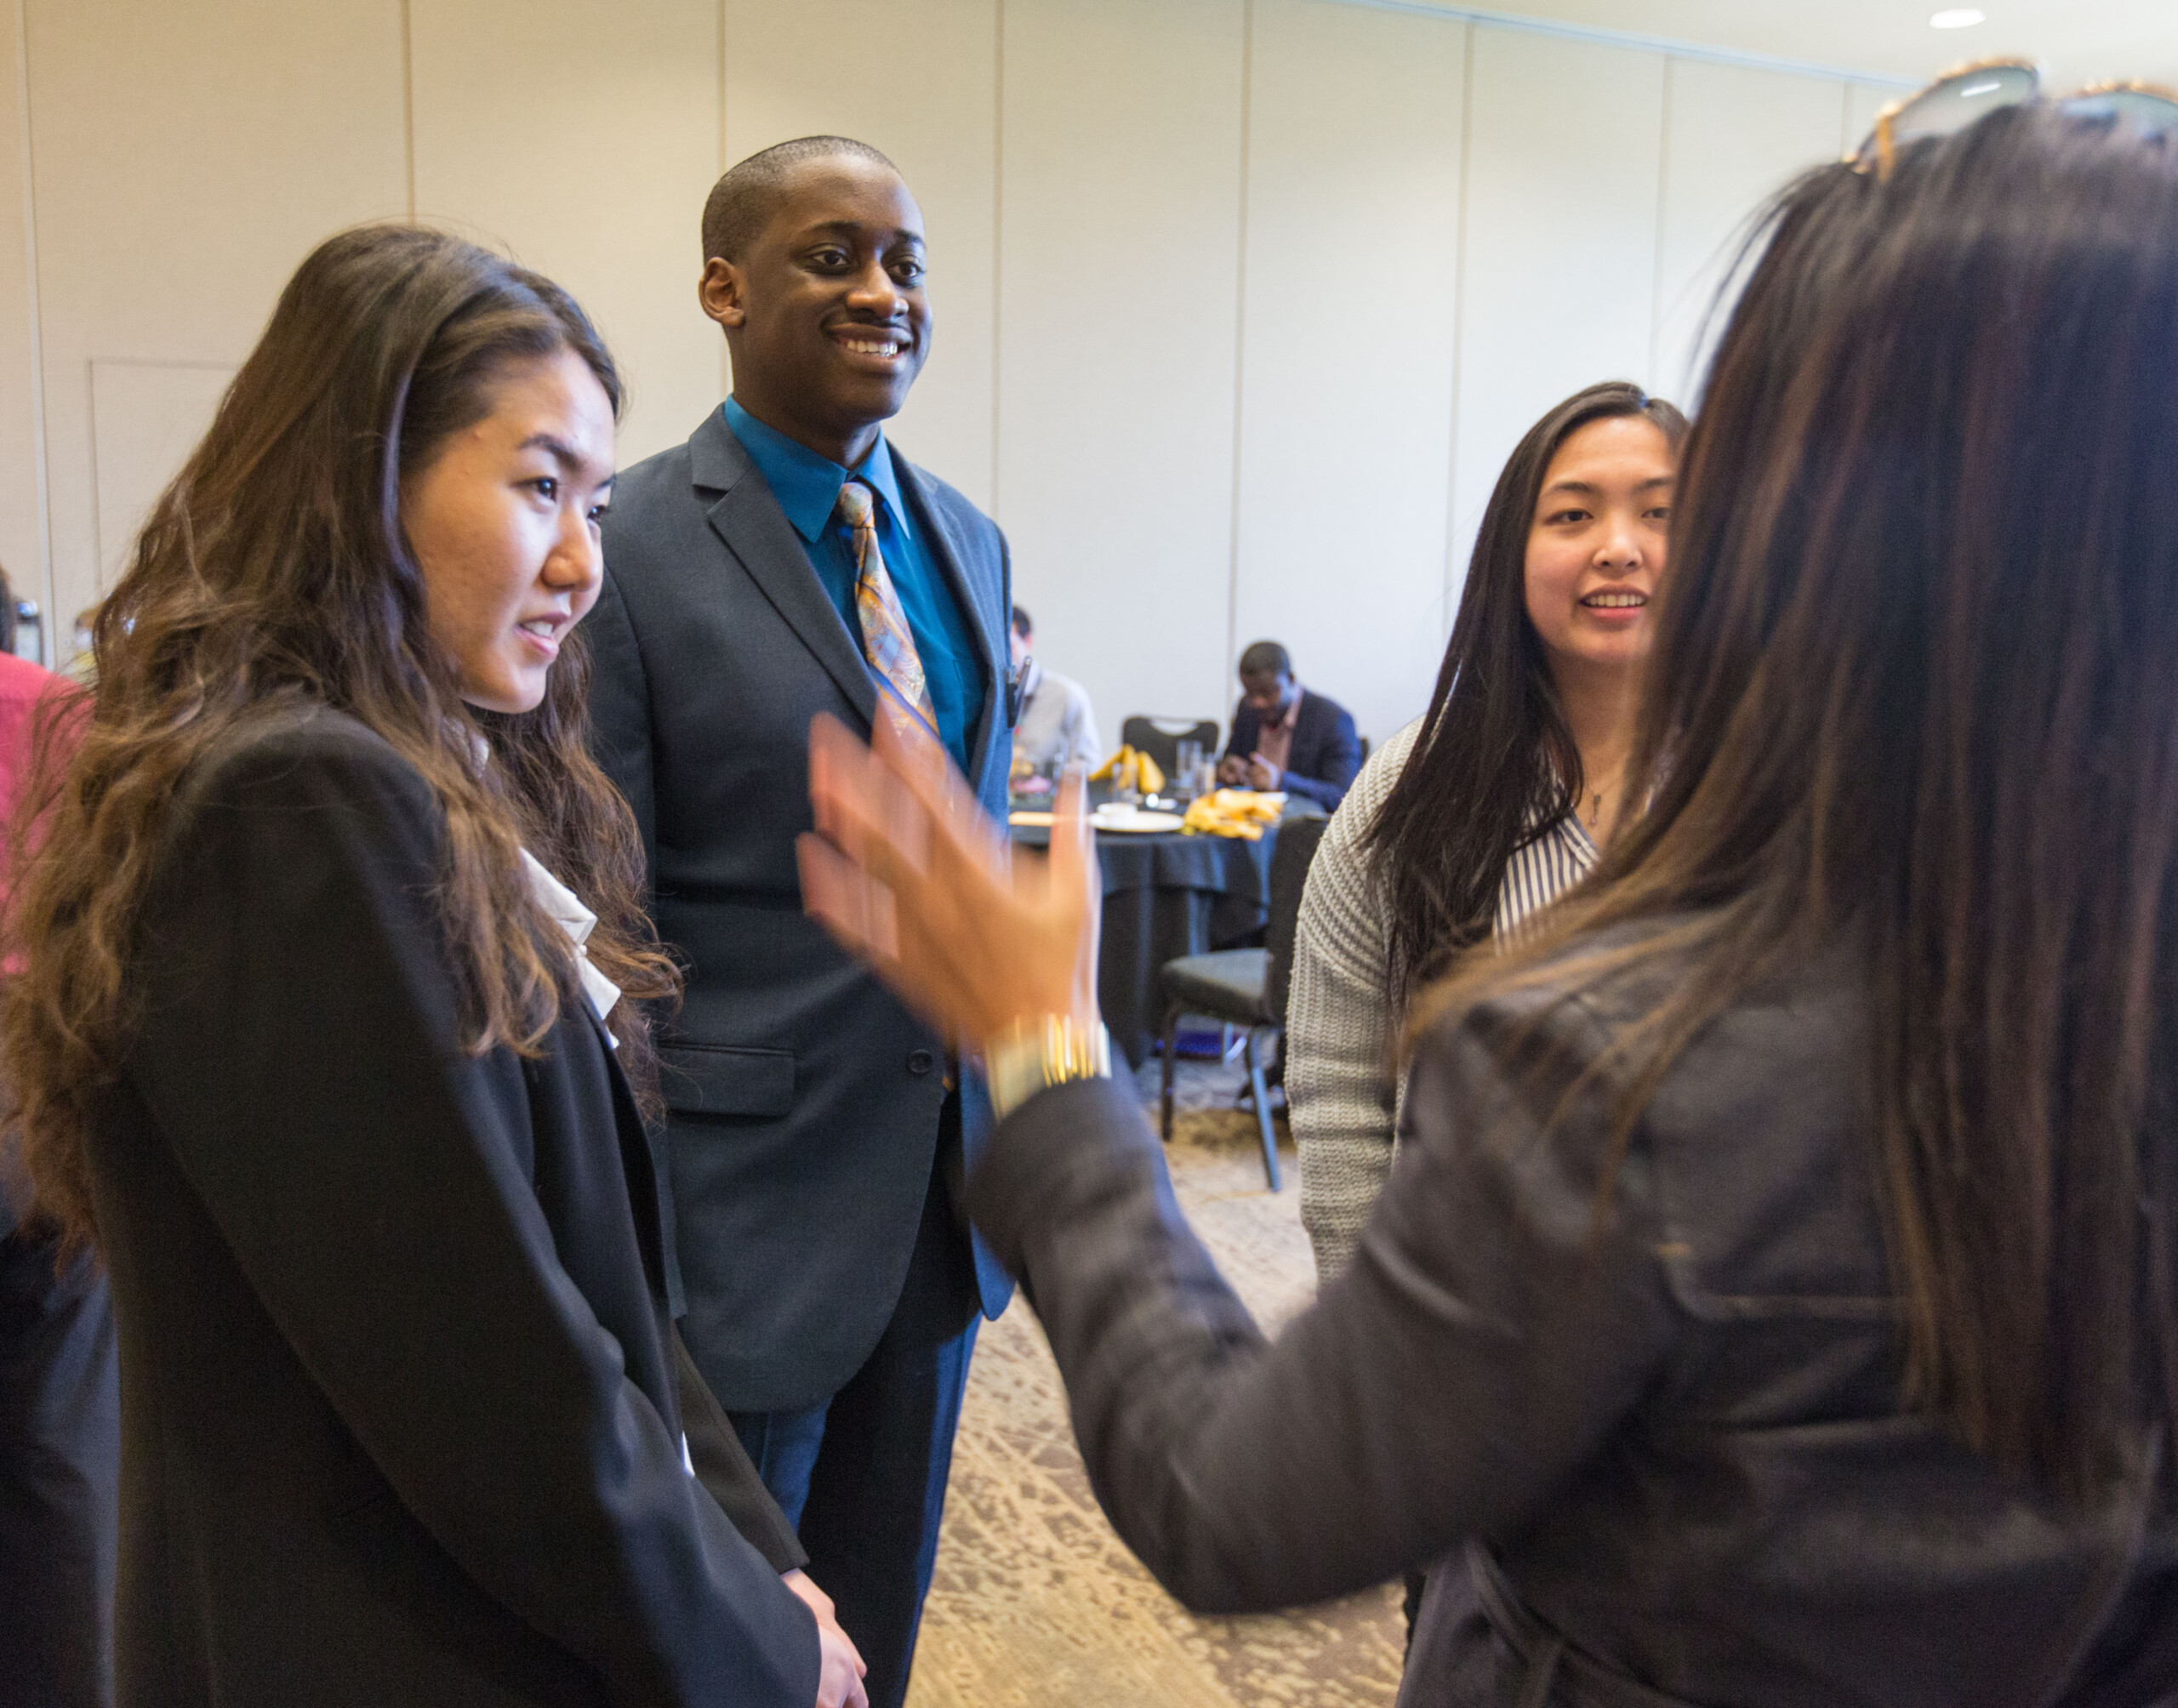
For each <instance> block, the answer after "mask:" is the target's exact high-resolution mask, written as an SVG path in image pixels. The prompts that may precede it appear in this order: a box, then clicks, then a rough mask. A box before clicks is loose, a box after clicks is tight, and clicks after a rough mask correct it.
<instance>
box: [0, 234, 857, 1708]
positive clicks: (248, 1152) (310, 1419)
mask: <svg viewBox="0 0 2178 1708" xmlns="http://www.w3.org/2000/svg"><path fill="white" fill-rule="evenodd" d="M619 396H620V387H619V379H618V377H617V375H616V373H615V372H614V369H613V364H612V361H611V359H610V357H609V356H607V353H606V351H605V349H604V347H603V345H602V344H601V343H600V342H599V340H598V338H597V335H596V333H595V332H594V331H593V330H592V328H591V327H590V323H589V322H588V321H587V320H586V319H585V318H584V316H583V314H582V311H581V310H580V309H579V307H577V306H576V305H575V304H574V303H573V300H572V299H569V298H568V297H567V295H566V294H565V293H562V292H561V291H560V290H558V289H557V288H556V287H554V286H553V285H552V284H550V282H547V281H546V280H544V279H542V278H539V277H538V276H536V275H534V274H531V273H527V272H524V271H522V270H520V269H518V268H516V267H513V266H510V265H508V264H506V263H505V262H504V261H501V260H499V259H496V258H494V257H493V256H491V255H488V254H487V253H484V252H483V251H482V250H480V249H477V248H473V247H471V246H470V245H469V244H466V243H463V242H458V241H456V240H454V239H453V238H449V237H445V236H438V235H436V234H435V233H431V232H427V231H414V230H409V229H404V228H399V227H373V228H366V229H362V230H359V231H351V232H349V233H346V234H345V235H343V236H339V237H335V238H333V239H331V240H329V241H328V242H326V243H325V244H323V245H322V246H321V247H320V248H318V249H317V250H316V253H313V254H312V255H311V257H310V258H309V259H307V260H305V262H304V264H303V265H302V267H301V269H300V270H299V271H298V272H297V273H296V275H295V276H294V279H293V280H292V281H291V282H289V284H288V287H287V288H286V290H285V291H284V292H283V293H282V296H281V299H280V301H279V304H278V306H277V308H276V309H275V310H274V311H273V316H272V319H271V323H270V324H269V326H268V327H267V328H266V330H265V334H264V336H263V338H262V339H261V340H260V341H259V344H258V346H257V348H256V350H254V352H253V353H252V355H251V356H250V357H249V359H248V362H245V363H244V364H243V366H242V370H241V372H240V373H239V374H238V375H237V378H236V379H235V381H234V384H233V385H232V386H231V388H230V390H229V391H228V393H227V395H226V396H225V399H224V400H223V401H222V402H221V404H220V410H219V413H218V414H217V416H216V417H215V418H214V422H213V424H212V427H211V429H210V430H209V432H208V434H207V436H206V437H205V439H204V441H203V442H202V444H201V445H200V446H199V447H197V450H196V452H195V453H193V454H192V455H191V458H190V459H189V461H188V463H187V464H185V467H184V468H183V470H182V471H181V473H180V475H178V476H177V477H176V478H175V480H174V483H173V485H172V486H171V487H168V490H167V492H165V494H164V495H163V496H162V498H161V499H160V501H159V503H158V504H157V507H156V508H155V509H154V510H153V512H152V515H151V519H150V521H149V522H148V523H147V525H146V527H145V530H144V533H143V535H142V538H140V541H139V542H138V544H137V547H136V550H135V555H134V560H133V561H132V563H131V565H130V566H129V568H128V572H127V573H126V574H125V575H124V576H123V578H122V579H121V581H120V583H119V584H118V585H117V587H116V588H115V589H114V590H113V592H112V595H111V597H110V598H108V599H107V600H106V601H105V603H104V604H103V606H101V607H100V613H99V618H98V633H97V654H98V666H99V668H98V676H97V687H96V690H95V697H94V700H93V702H92V703H91V708H90V710H89V713H88V717H87V718H84V719H81V720H69V721H68V722H67V723H66V724H55V725H54V726H53V727H52V728H51V729H49V730H48V732H47V743H46V751H47V754H48V759H47V760H46V765H45V770H44V773H43V778H42V787H41V789H40V791H39V792H38V793H37V794H35V795H34V796H33V798H32V802H31V809H32V811H35V812H37V813H38V814H41V815H42V818H41V821H40V822H41V829H42V832H43V845H42V850H41V851H39V852H38V853H37V855H36V856H35V857H34V862H33V863H32V864H31V867H30V868H29V869H28V871H27V874H26V880H25V884H24V886H23V889H22V890H21V891H20V892H19V894H18V897H17V909H16V915H15V925H16V933H17V937H18V941H19V943H20V953H21V954H22V955H23V956H24V958H25V959H24V966H23V971H22V972H21V974H20V976H19V977H18V978H16V979H15V980H14V982H13V984H12V985H11V987H10V988H9V991H8V993H7V999H6V1011H5V1017H4V1040H3V1041H4V1048H5V1056H6V1062H5V1065H6V1070H7V1074H8V1077H9V1080H10V1081H11V1083H12V1084H13V1085H14V1087H15V1088H16V1089H17V1090H18V1093H19V1096H20V1121H21V1140H22V1142H23V1147H24V1153H25V1155H26V1159H27V1162H28V1164H29V1166H30V1170H31V1177H32V1180H33V1183H34V1185H35V1187H36V1188H37V1194H38V1200H39V1204H40V1205H41V1207H42V1209H43V1210H44V1212H45V1213H46V1214H48V1216H52V1217H53V1218H54V1219H55V1220H57V1221H59V1222H60V1225H61V1227H62V1228H63V1229H64V1231H65V1232H66V1233H69V1234H71V1235H72V1236H75V1237H77V1238H84V1239H89V1240H92V1241H94V1242H95V1243H96V1244H97V1246H98V1247H99V1249H100V1251H101V1253H102V1254H103V1255H104V1256H105V1259H106V1260H107V1261H108V1263H109V1265H110V1267H111V1275H112V1285H113V1300H114V1312H115V1317H116V1320H117V1325H118V1328H119V1333H120V1343H121V1369H122V1375H123V1395H124V1400H123V1430H122V1437H123V1448H122V1460H123V1467H122V1478H123V1489H122V1558H121V1585H120V1591H119V1603H118V1609H117V1669H116V1670H117V1684H118V1699H119V1700H120V1702H121V1703H122V1704H123V1708H134V1705H145V1708H155V1705H156V1708H166V1705H170V1704H174V1703H180V1702H191V1701H211V1700H217V1701H220V1702H223V1703H232V1704H237V1705H243V1708H255V1705H264V1708H289V1705H294V1704H300V1703H309V1704H311V1705H313V1708H324V1705H342V1704H353V1705H356V1708H362V1705H366V1704H370V1705H379V1704H385V1703H391V1702H400V1703H402V1704H406V1705H419V1704H446V1705H449V1708H451V1705H455V1704H461V1705H471V1704H484V1703H493V1704H506V1705H514V1704H546V1703H550V1704H556V1705H557V1704H573V1703H595V1704H600V1705H602V1704H605V1703H607V1702H612V1703H636V1702H641V1703H676V1704H683V1703H685V1704H691V1705H693V1704H697V1703H711V1704H716V1703H721V1702H727V1701H731V1702H734V1703H750V1704H780V1705H792V1708H805V1705H807V1704H809V1703H811V1702H812V1701H814V1702H817V1703H818V1704H820V1705H834V1704H839V1703H845V1702H853V1703H859V1702H861V1701H862V1700H863V1694H862V1690H861V1687H860V1685H859V1683H858V1680H857V1677H856V1671H857V1663H856V1661H855V1658H854V1656H853V1652H852V1645H850V1644H848V1643H847V1642H846V1640H845V1638H844V1637H841V1635H840V1634H839V1632H838V1631H837V1629H836V1627H835V1626H832V1625H829V1623H827V1624H825V1625H823V1627H822V1628H821V1629H820V1628H819V1625H818V1621H817V1620H812V1612H811V1607H812V1606H815V1607H818V1608H819V1609H820V1610H821V1608H822V1602H823V1598H822V1597H819V1596H817V1595H815V1594H814V1592H813V1591H809V1592H808V1593H807V1602H808V1603H809V1605H805V1597H804V1596H803V1593H802V1591H801V1590H800V1589H798V1588H797V1587H796V1586H794V1585H791V1584H788V1583H783V1582H782V1580H781V1577H780V1575H779V1570H780V1568H781V1566H782V1565H783V1564H784V1563H786V1562H782V1561H780V1560H778V1559H777V1558H774V1559H773V1560H772V1562H771V1563H767V1559H766V1558H765V1557H762V1556H760V1554H759V1553H758V1552H757V1551H756V1550H755V1547H754V1546H751V1545H750V1543H749V1542H746V1541H744V1540H742V1538H741V1536H740V1535H738V1534H736V1533H735V1531H734V1529H733V1528H732V1527H731V1526H730V1525H729V1523H728V1522H727V1519H726V1517H725V1516H724V1514H723V1513H722V1512H721V1508H720V1506H719V1505H718V1504H716V1502H715V1501H714V1500H712V1498H711V1496H710V1494H707V1493H706V1492H705V1489H704V1485H703V1484H700V1483H698V1482H697V1481H696V1480H695V1477H694V1476H693V1472H692V1471H691V1470H690V1469H689V1468H688V1459H687V1452H688V1449H687V1444H686V1443H685V1441H684V1439H683V1438H682V1436H681V1419H680V1415H679V1413H680V1409H681V1407H680V1401H679V1398H678V1397H677V1396H676V1365H675V1343H674V1339H673V1335H672V1329H671V1324H670V1317H669V1316H668V1314H667V1308H666V1302H665V1298H666V1285H667V1266H668V1265H670V1261H671V1259H670V1248H669V1247H667V1246H666V1245H665V1244H664V1237H663V1232H662V1223H661V1219H660V1216H659V1190H658V1184H657V1182H656V1180H655V1178H654V1176H653V1173H652V1163H651V1158H650V1154H649V1152H648V1149H647V1144H646V1141H645V1139H644V1135H643V1129H642V1125H641V1119H640V1118H639V1116H638V1114H637V1112H636V1104H635V1102H634V1101H633V1094H632V1093H631V1091H630V1085H629V1081H628V1080H627V1079H625V1078H624V1077H623V1073H622V1071H621V1067H620V1065H619V1062H626V1063H627V1064H628V1066H629V1067H630V1070H631V1071H632V1072H634V1073H636V1078H637V1080H638V1083H640V1081H641V1078H642V1073H641V1069H642V1067H643V1064H644V1061H645V1058H646V1057H647V1050H648V1044H647V1035H646V1033H645V1030H644V1028H643V1024H642V1021H641V1016H640V1015H639V1014H638V1013H637V1012H636V1011H635V1010H634V1008H633V1006H632V1005H630V1004H625V1003H622V1002H621V1001H620V999H621V997H622V995H623V994H624V993H625V994H626V995H629V996H631V997H647V996H658V995H663V994H665V993H669V992H670V990H671V989H672V988H673V977H672V971H671V967H670V963H668V962H667V961H666V960H665V959H664V957H663V955H662V954H660V953H659V950H658V948H657V947H656V945H655V942H653V941H652V940H650V939H649V938H648V937H647V934H646V933H645V932H644V931H643V929H642V927H641V912H640V908H639V905H638V898H637V894H636V875H635V874H636V872H637V870H638V864H639V863H638V858H637V856H636V851H635V846H634V827H633V824H632V822H631V821H630V817H629V815H628V812H627V809H626V808H625V806H623V805H622V804H621V803H620V801H619V799H618V797H617V796H615V795H614V794H613V792H612V790H611V789H610V788H609V787H608V786H607V783H606V782H605V780H604V778H603V777H602V774H601V773H600V772H599V771H597V770H596V767H595V766H593V765H592V764H591V763H590V760H589V759H588V757H587V756H586V754H584V749H583V727H584V726H583V722H582V717H581V713H580V708H581V706H582V704H583V686H582V682H581V680H580V678H581V673H582V669H583V661H582V655H581V652H580V649H579V643H578V642H576V641H575V640H574V638H573V633H572V631H573V628H574V625H575V624H576V623H578V622H579V621H580V619H581V618H582V617H583V615H584V612H586V611H587V610H588V609H589V608H590V605H591V603H592V601H594V600H595V599H596V594H597V589H598V582H599V574H600V561H599V552H598V544H597V518H598V515H599V514H600V513H601V511H602V507H603V505H604V504H605V503H606V501H607V498H608V496H609V492H610V487H611V483H612V478H613V424H614V418H615V415H616V413H617V412H618V407H619ZM78 739H79V740H80V745H79V746H77V749H76V751H75V753H74V755H73V757H72V759H71V760H66V762H65V764H64V763H63V761H62V760H61V758H60V749H61V748H62V746H63V745H64V743H66V742H69V741H77V740H78ZM593 909H594V910H595V911H594V912H593V911H592V910H593ZM608 1027H610V1028H612V1031H611V1032H610V1033H608V1031H607V1028H608ZM613 1033H617V1034H618V1038H617V1050H618V1054H619V1062H616V1060H615V1055H614V1051H615V1048H616V1040H615V1039H614V1037H613ZM681 1379H682V1380H684V1381H685V1380H686V1371H685V1369H683V1370H682V1371H681ZM698 1390H699V1385H698V1388H692V1389H691V1390H690V1393H691V1403H692V1404H693V1403H698V1401H699V1392H698ZM691 1427H692V1428H693V1424H692V1426H691ZM713 1444H714V1446H716V1441H715V1440H714V1443H713ZM742 1469H743V1470H744V1472H745V1475H746V1477H753V1472H746V1468H745V1465H744V1466H743V1467H742ZM774 1540H776V1539H774ZM787 1540H788V1542H789V1543H790V1536H789V1537H788V1539H787Z"/></svg>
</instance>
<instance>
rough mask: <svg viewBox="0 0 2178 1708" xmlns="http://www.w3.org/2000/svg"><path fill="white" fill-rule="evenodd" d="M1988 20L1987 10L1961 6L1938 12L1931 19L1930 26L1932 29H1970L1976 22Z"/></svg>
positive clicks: (1980, 22)
mask: <svg viewBox="0 0 2178 1708" xmlns="http://www.w3.org/2000/svg"><path fill="white" fill-rule="evenodd" d="M1987 21H1988V14H1987V13H1986V12H1977V11H1976V10H1975V9H1974V8H1972V7H1971V6H1959V7H1955V8H1954V9H1952V10H1951V11H1948V12H1939V13H1937V14H1936V15H1935V16H1934V17H1933V18H1931V19H1930V20H1929V27H1930V29H1931V30H1970V29H1972V28H1973V27H1974V26H1976V24H1982V23H1987Z"/></svg>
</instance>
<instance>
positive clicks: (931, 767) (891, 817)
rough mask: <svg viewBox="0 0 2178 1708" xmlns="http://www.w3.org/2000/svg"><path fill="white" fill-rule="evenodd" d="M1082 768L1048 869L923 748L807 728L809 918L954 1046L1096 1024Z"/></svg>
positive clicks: (1055, 833) (1062, 807)
mask: <svg viewBox="0 0 2178 1708" xmlns="http://www.w3.org/2000/svg"><path fill="white" fill-rule="evenodd" d="M1083 794H1084V789H1083V783H1082V779H1081V777H1080V773H1079V772H1078V771H1075V772H1069V774H1068V776H1067V777H1066V779H1065V780H1064V781H1063V783H1061V784H1060V785H1059V791H1058V802H1057V816H1056V820H1055V822H1054V823H1053V825H1052V843H1051V857H1050V859H1049V860H1048V861H1035V860H1026V859H1024V860H1021V861H1018V862H1017V861H1015V860H1014V859H1013V858H1012V851H1011V850H1010V849H1009V847H1008V846H1007V845H1006V839H1005V835H1004V833H1003V832H1002V831H1001V830H1000V829H999V828H998V827H997V826H996V825H995V824H993V823H991V821H990V820H989V818H988V817H985V816H984V813H983V812H982V811H980V810H979V809H978V806H977V805H976V803H975V800H974V798H973V797H972V795H971V794H969V793H968V789H967V785H966V783H964V782H962V781H961V777H960V775H959V773H958V772H956V771H954V770H953V769H952V767H951V766H950V764H949V763H948V761H947V760H946V758H945V754H944V749H942V748H940V747H939V746H938V743H936V742H935V741H933V740H932V739H931V738H930V737H928V736H927V735H922V734H921V733H919V732H918V733H915V734H911V735H904V734H903V733H902V732H899V731H898V730H896V729H894V728H892V726H890V725H889V724H887V723H886V722H885V721H883V720H880V722H879V724H878V727H877V731H876V737H875V743H874V744H873V745H871V746H869V747H865V746H864V745H863V743H861V742H860V741H859V740H858V739H857V737H855V736H854V735H853V734H852V733H851V732H849V731H848V730H847V728H846V727H845V726H843V725H841V724H840V723H839V722H837V721H836V720H834V719H831V718H829V717H820V718H818V719H817V720H816V721H815V722H814V723H812V725H811V726H810V730H809V797H810V802H811V805H812V806H813V807H814V809H815V811H816V818H817V834H813V835H804V836H803V837H802V838H801V841H800V844H799V845H798V847H797V850H796V851H797V854H798V856H799V858H800V863H801V893H802V901H803V905H804V906H806V907H807V908H808V910H809V912H810V913H811V914H813V915H814V916H815V917H816V918H818V919H821V920H822V921H823V922H824V925H826V927H827V928H828V929H830V931H831V932H832V934H833V936H835V937H837V938H838V939H839V940H840V942H841V943H843V944H845V945H846V946H847V948H848V949H850V950H851V951H852V952H853V953H854V954H856V955H858V956H859V957H860V958H861V959H864V960H865V961H867V962H868V963H869V965H871V966H872V967H873V968H874V969H875V971H876V972H877V974H878V976H880V977H881V978H883V979H884V980H885V981H886V982H887V983H888V984H890V985H891V986H892V988H893V989H894V990H896V991H897V992H898V993H899V995H900V997H901V999H903V1000H904V1001H905V1002H906V1003H907V1004H908V1005H909V1006H910V1007H911V1008H914V1009H915V1010H916V1011H917V1012H919V1013H921V1015H922V1016H924V1017H925V1018H926V1019H927V1020H928V1021H929V1022H931V1023H932V1025H934V1026H936V1027H937V1028H938V1029H939V1030H940V1031H941V1032H943V1033H944V1034H945V1035H946V1037H947V1038H948V1039H950V1040H952V1041H953V1042H954V1043H955V1045H957V1046H959V1047H961V1048H965V1049H969V1050H975V1049H980V1048H981V1047H983V1046H984V1045H985V1044H987V1043H989V1041H990V1040H991V1039H995V1038H997V1037H999V1036H1001V1034H1002V1033H1006V1031H1007V1030H1009V1029H1010V1028H1012V1026H1013V1025H1014V1024H1015V1023H1016V1022H1021V1021H1029V1020H1038V1019H1041V1018H1042V1017H1043V1016H1046V1015H1052V1014H1060V1015H1068V1016H1072V1017H1073V1018H1074V1019H1075V1020H1076V1021H1078V1022H1080V1023H1081V1024H1082V1025H1083V1026H1084V1027H1085V1028H1089V1029H1093V1028H1094V1027H1095V1025H1096V1022H1097V915H1098V904H1099V902H1100V899H1101V897H1102V894H1103V886H1102V884H1101V882H1100V881H1099V880H1098V874H1097V865H1096V858H1095V851H1094V848H1093V846H1092V840H1091V836H1090V831H1089V823H1088V817H1087V815H1086V812H1085V811H1083Z"/></svg>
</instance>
